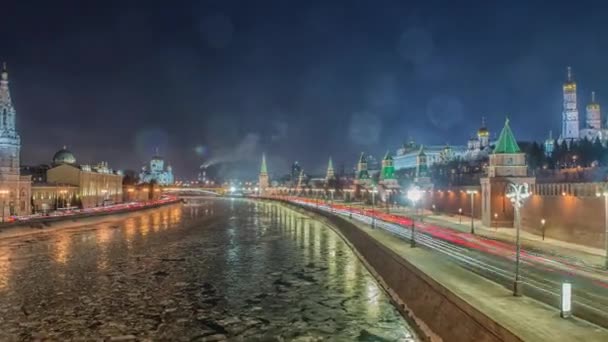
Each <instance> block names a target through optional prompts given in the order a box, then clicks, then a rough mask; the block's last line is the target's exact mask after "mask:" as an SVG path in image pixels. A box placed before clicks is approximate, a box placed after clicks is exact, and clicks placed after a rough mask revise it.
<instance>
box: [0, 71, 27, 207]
mask: <svg viewBox="0 0 608 342" xmlns="http://www.w3.org/2000/svg"><path fill="white" fill-rule="evenodd" d="M16 114H17V113H16V111H15V108H14V107H13V102H12V100H11V94H10V90H9V87H8V71H7V70H6V64H3V66H2V71H1V72H0V198H1V200H2V210H3V215H2V216H3V217H4V216H8V215H26V214H29V213H30V212H31V208H30V207H31V204H30V203H31V201H30V197H31V183H32V182H31V177H30V176H29V175H21V170H20V168H19V157H20V152H21V137H20V136H19V133H17V130H16V127H15V116H16Z"/></svg>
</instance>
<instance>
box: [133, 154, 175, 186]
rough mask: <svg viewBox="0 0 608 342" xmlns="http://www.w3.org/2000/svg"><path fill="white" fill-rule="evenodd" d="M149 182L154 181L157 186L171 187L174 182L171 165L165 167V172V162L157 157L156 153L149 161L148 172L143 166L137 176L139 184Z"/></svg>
mask: <svg viewBox="0 0 608 342" xmlns="http://www.w3.org/2000/svg"><path fill="white" fill-rule="evenodd" d="M151 181H155V182H156V183H157V184H159V185H171V184H173V181H174V178H173V169H172V168H171V165H167V169H166V170H165V160H164V159H163V157H161V156H159V155H158V151H156V155H155V156H154V157H152V160H150V169H149V170H148V169H147V168H146V167H145V166H144V167H142V168H141V173H140V174H139V182H140V183H150V182H151Z"/></svg>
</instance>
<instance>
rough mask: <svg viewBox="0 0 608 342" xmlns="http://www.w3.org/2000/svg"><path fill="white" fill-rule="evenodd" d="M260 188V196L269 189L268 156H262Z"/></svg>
mask: <svg viewBox="0 0 608 342" xmlns="http://www.w3.org/2000/svg"><path fill="white" fill-rule="evenodd" d="M258 182H259V184H258V187H259V190H260V195H263V194H264V193H265V192H266V189H268V187H269V186H270V185H269V182H268V168H267V167H266V155H265V154H262V165H261V166H260V175H259V176H258Z"/></svg>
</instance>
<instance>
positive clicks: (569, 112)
mask: <svg viewBox="0 0 608 342" xmlns="http://www.w3.org/2000/svg"><path fill="white" fill-rule="evenodd" d="M563 91H564V111H563V112H562V136H561V139H564V140H570V141H571V140H576V139H578V138H579V123H578V109H577V103H576V82H574V80H573V79H572V68H570V67H568V76H567V79H566V82H565V83H564V86H563Z"/></svg>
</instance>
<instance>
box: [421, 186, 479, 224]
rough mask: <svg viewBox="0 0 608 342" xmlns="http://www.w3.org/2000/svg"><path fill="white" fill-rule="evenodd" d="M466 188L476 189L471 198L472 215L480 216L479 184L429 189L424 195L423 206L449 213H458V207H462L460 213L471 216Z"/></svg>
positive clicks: (469, 197) (469, 198) (469, 196)
mask: <svg viewBox="0 0 608 342" xmlns="http://www.w3.org/2000/svg"><path fill="white" fill-rule="evenodd" d="M467 190H476V191H477V194H476V195H474V198H473V207H474V210H473V216H474V217H475V218H480V217H481V210H480V209H481V196H480V194H481V187H479V186H467V187H453V188H447V189H438V190H434V191H430V192H428V193H427V196H424V200H423V203H424V208H425V209H427V210H433V211H437V212H440V213H445V214H451V215H458V214H459V211H458V209H462V215H464V216H468V217H471V195H469V194H467V193H466V191H467ZM433 205H435V208H433Z"/></svg>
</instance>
